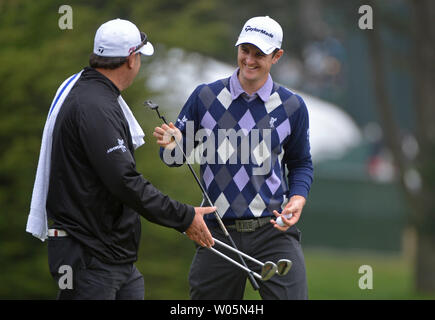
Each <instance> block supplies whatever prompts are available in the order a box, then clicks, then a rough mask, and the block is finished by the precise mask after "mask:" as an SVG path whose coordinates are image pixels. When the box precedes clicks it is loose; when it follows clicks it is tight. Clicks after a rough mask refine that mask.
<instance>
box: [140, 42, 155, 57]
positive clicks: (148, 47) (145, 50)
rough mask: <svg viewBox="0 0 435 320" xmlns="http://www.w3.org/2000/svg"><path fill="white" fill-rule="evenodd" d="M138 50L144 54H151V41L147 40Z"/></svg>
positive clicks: (152, 50)
mask: <svg viewBox="0 0 435 320" xmlns="http://www.w3.org/2000/svg"><path fill="white" fill-rule="evenodd" d="M139 52H140V53H142V54H143V55H146V56H152V55H153V53H154V47H153V45H152V44H151V42H147V44H146V45H144V46H143V47H142V48H140V50H139Z"/></svg>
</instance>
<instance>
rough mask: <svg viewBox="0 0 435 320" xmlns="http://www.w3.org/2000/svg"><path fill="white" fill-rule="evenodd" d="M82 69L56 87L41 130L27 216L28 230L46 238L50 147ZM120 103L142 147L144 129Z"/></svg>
mask: <svg viewBox="0 0 435 320" xmlns="http://www.w3.org/2000/svg"><path fill="white" fill-rule="evenodd" d="M82 72H83V70H82V71H80V72H79V73H77V74H75V75H72V76H71V77H69V78H68V79H66V80H65V81H64V82H63V83H62V84H61V86H60V87H59V89H57V92H56V95H55V96H54V99H53V102H52V103H51V106H50V111H49V113H48V117H47V120H46V122H45V126H44V131H43V134H42V142H41V150H40V153H39V160H38V168H37V169H36V178H35V183H34V186H33V193H32V201H31V204H30V213H29V217H28V219H27V226H26V231H27V232H29V233H31V234H32V235H33V236H35V237H37V238H39V239H40V240H42V241H44V240H45V239H47V236H48V226H47V211H46V202H47V193H48V185H49V181H50V162H51V147H52V141H53V128H54V125H55V123H56V118H57V115H58V113H59V110H60V108H61V107H62V105H63V102H64V101H65V98H66V97H67V96H68V94H69V92H70V91H71V88H72V87H73V86H74V84H75V83H76V82H77V80H78V79H79V78H80V76H81V74H82ZM118 102H119V105H120V106H121V109H122V111H123V112H124V115H125V118H126V119H127V122H128V125H129V128H130V133H131V136H132V140H133V146H134V148H135V149H136V148H139V147H140V146H141V145H143V144H144V143H145V141H144V139H143V138H144V136H145V134H144V132H143V130H142V128H141V127H140V125H139V123H138V122H137V120H136V118H135V117H134V115H133V113H132V112H131V110H130V108H129V107H128V105H127V104H126V103H125V101H124V99H123V98H122V97H121V96H119V98H118Z"/></svg>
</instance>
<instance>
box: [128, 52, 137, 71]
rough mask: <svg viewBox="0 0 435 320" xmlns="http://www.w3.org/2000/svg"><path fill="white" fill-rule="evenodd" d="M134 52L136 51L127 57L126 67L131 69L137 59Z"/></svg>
mask: <svg viewBox="0 0 435 320" xmlns="http://www.w3.org/2000/svg"><path fill="white" fill-rule="evenodd" d="M136 54H138V53H133V54H131V55H129V56H128V57H127V68H129V69H133V66H134V62H135V59H137V57H136Z"/></svg>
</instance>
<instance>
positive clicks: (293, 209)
mask: <svg viewBox="0 0 435 320" xmlns="http://www.w3.org/2000/svg"><path fill="white" fill-rule="evenodd" d="M306 201H307V200H306V199H305V198H304V197H302V196H298V195H295V196H293V197H291V198H290V201H289V202H288V203H287V205H286V206H285V207H284V210H282V212H281V214H279V213H278V211H276V210H273V214H274V215H275V216H276V217H277V218H278V217H281V219H282V222H284V224H285V226H284V227H281V226H280V225H278V223H277V222H276V221H275V220H273V219H272V220H270V222H271V223H272V224H273V226H274V227H275V228H277V229H278V230H280V231H286V230H287V229H288V228H290V227H291V226H292V225H294V224H296V223H297V222H298V221H299V218H300V217H301V213H302V209H303V208H304V206H305V203H306ZM289 213H291V214H292V217H291V218H289V219H287V218H286V217H285V216H284V215H287V214H289Z"/></svg>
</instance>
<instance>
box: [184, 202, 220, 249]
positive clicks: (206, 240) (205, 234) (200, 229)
mask: <svg viewBox="0 0 435 320" xmlns="http://www.w3.org/2000/svg"><path fill="white" fill-rule="evenodd" d="M215 211H216V207H196V208H195V218H193V221H192V224H191V225H190V227H189V228H188V229H187V230H186V235H187V236H188V237H189V238H190V239H191V240H193V241H195V242H196V243H198V244H199V245H200V246H202V247H209V248H210V247H212V246H214V240H213V237H212V235H211V233H210V231H209V230H208V228H207V225H206V224H205V222H204V215H205V214H207V213H212V212H215Z"/></svg>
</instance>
